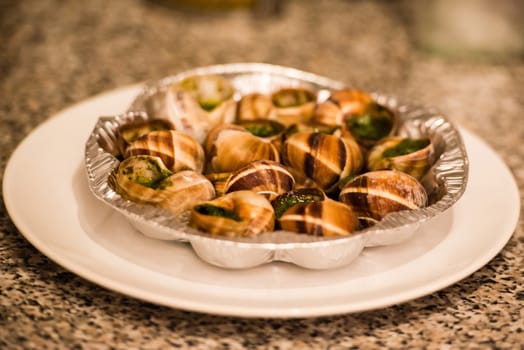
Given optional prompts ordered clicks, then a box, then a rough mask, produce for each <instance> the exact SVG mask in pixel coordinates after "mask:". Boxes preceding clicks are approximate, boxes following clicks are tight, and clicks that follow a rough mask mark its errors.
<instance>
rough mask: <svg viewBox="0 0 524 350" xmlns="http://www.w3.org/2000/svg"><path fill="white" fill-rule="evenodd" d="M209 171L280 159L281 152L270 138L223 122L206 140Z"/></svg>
mask: <svg viewBox="0 0 524 350" xmlns="http://www.w3.org/2000/svg"><path fill="white" fill-rule="evenodd" d="M204 149H205V151H206V155H207V158H208V169H207V172H212V173H216V172H218V173H221V172H233V171H235V170H237V169H239V168H241V167H243V166H244V165H247V164H249V163H251V162H253V161H255V160H260V159H267V160H274V161H277V162H278V161H280V153H279V152H278V149H277V148H276V147H275V145H273V144H272V143H271V141H270V140H265V139H263V138H260V137H257V136H254V135H252V134H251V133H250V132H249V131H247V130H246V129H244V128H242V127H241V126H239V125H234V124H222V125H217V126H216V127H215V128H213V129H212V130H211V131H210V132H209V134H208V136H207V138H206V140H205V142H204Z"/></svg>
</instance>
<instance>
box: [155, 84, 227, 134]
mask: <svg viewBox="0 0 524 350" xmlns="http://www.w3.org/2000/svg"><path fill="white" fill-rule="evenodd" d="M233 97H234V88H233V86H232V85H231V83H230V82H229V81H228V80H227V79H225V78H224V77H221V76H218V75H196V76H191V77H187V78H186V79H184V80H182V81H180V82H177V83H174V84H172V85H170V86H168V87H167V88H166V89H165V90H162V91H159V92H157V93H156V94H154V95H153V96H152V97H151V98H150V99H148V100H147V102H146V110H147V112H148V114H149V115H151V116H152V117H154V118H163V119H168V120H169V121H170V122H171V123H172V124H173V125H174V126H175V129H176V130H178V131H181V132H184V133H186V134H188V135H191V136H192V137H194V138H195V139H196V140H197V141H198V142H199V143H202V142H203V141H204V139H205V137H206V135H207V133H208V132H209V130H211V128H212V127H214V126H215V125H218V124H221V123H232V122H233V121H234V120H235V115H236V104H237V103H236V101H235V100H234V98H233Z"/></svg>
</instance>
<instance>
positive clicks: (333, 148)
mask: <svg viewBox="0 0 524 350" xmlns="http://www.w3.org/2000/svg"><path fill="white" fill-rule="evenodd" d="M282 159H283V162H284V163H285V164H286V165H288V166H290V167H291V168H293V169H295V170H296V171H297V172H302V173H304V174H305V175H306V176H307V177H308V178H310V179H312V180H313V181H314V182H315V183H316V184H317V185H318V186H319V187H320V188H322V189H323V190H326V191H330V190H332V189H333V188H334V187H335V186H336V185H337V183H338V182H339V181H340V180H341V179H342V178H345V177H346V176H348V175H350V174H353V173H356V172H358V171H359V170H360V169H361V167H362V165H363V156H362V152H361V150H360V148H359V146H358V145H357V143H356V142H354V141H353V140H352V139H351V138H345V137H338V136H335V135H328V134H324V133H321V132H299V133H296V134H293V135H291V136H290V137H289V138H288V139H286V141H285V142H284V144H283V145H282Z"/></svg>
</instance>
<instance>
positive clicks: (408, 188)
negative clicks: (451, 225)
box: [339, 170, 428, 220]
mask: <svg viewBox="0 0 524 350" xmlns="http://www.w3.org/2000/svg"><path fill="white" fill-rule="evenodd" d="M427 198H428V197H427V193H426V190H425V189H424V187H423V186H422V185H421V183H420V182H419V181H418V180H417V179H415V178H414V177H412V176H411V175H408V174H406V173H403V172H400V171H396V170H377V171H370V172H367V173H364V174H361V175H359V176H357V177H355V178H354V179H352V180H351V181H349V182H348V183H347V184H346V185H345V186H344V187H343V188H342V190H341V191H340V194H339V200H340V201H341V202H343V203H346V204H347V205H349V206H350V207H352V208H353V210H354V211H355V212H356V213H357V215H358V216H359V217H370V218H372V219H375V220H381V219H382V218H384V217H385V216H386V215H387V214H389V213H393V212H397V211H401V210H414V209H419V208H422V207H424V206H425V205H426V203H427Z"/></svg>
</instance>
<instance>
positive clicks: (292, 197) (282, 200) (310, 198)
mask: <svg viewBox="0 0 524 350" xmlns="http://www.w3.org/2000/svg"><path fill="white" fill-rule="evenodd" d="M325 198H326V195H325V193H324V192H323V191H322V190H320V189H318V188H299V189H296V190H293V191H288V192H286V193H282V194H281V195H279V196H278V197H276V198H275V199H273V200H272V201H271V205H272V206H273V209H274V210H275V217H276V218H277V219H278V218H280V217H281V216H282V214H284V212H285V211H286V210H288V209H289V208H290V207H292V206H293V205H296V204H298V203H307V202H320V201H323V200H324V199H325Z"/></svg>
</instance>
